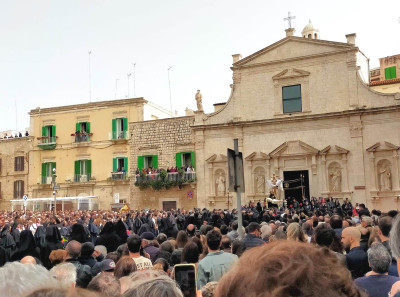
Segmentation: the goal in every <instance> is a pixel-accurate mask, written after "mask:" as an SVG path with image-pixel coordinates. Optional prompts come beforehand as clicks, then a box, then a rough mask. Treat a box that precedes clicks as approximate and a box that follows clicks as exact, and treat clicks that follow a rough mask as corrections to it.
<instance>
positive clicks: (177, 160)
mask: <svg viewBox="0 0 400 297" xmlns="http://www.w3.org/2000/svg"><path fill="white" fill-rule="evenodd" d="M175 165H176V167H178V168H181V167H182V153H176V154H175Z"/></svg>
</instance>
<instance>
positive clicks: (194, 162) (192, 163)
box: [190, 152, 196, 168]
mask: <svg viewBox="0 0 400 297" xmlns="http://www.w3.org/2000/svg"><path fill="white" fill-rule="evenodd" d="M190 165H192V167H193V168H196V157H195V154H194V152H190Z"/></svg>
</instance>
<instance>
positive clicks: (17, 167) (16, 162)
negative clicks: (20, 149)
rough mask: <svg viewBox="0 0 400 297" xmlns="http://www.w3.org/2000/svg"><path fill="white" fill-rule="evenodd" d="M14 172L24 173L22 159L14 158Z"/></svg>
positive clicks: (21, 157)
mask: <svg viewBox="0 0 400 297" xmlns="http://www.w3.org/2000/svg"><path fill="white" fill-rule="evenodd" d="M14 171H24V157H23V156H20V157H15V158H14Z"/></svg>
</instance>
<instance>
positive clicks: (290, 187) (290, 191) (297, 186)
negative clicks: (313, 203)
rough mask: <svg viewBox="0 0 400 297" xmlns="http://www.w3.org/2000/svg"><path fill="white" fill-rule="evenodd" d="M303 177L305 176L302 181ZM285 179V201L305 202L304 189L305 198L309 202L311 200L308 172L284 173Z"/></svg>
mask: <svg viewBox="0 0 400 297" xmlns="http://www.w3.org/2000/svg"><path fill="white" fill-rule="evenodd" d="M301 176H303V178H302V179H301ZM283 179H284V181H283V190H284V191H285V199H287V200H288V201H289V200H291V199H296V200H297V201H299V202H301V201H302V200H303V199H302V189H304V197H305V198H306V199H308V200H309V199H310V187H309V179H308V170H296V171H284V172H283ZM289 198H290V199H289Z"/></svg>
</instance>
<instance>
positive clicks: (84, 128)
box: [71, 122, 93, 143]
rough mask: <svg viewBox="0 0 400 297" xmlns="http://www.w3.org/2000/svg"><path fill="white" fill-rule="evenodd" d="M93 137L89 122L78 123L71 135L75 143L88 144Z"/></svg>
mask: <svg viewBox="0 0 400 297" xmlns="http://www.w3.org/2000/svg"><path fill="white" fill-rule="evenodd" d="M92 135H93V133H91V131H90V122H80V123H76V125H75V132H74V133H72V134H71V136H72V137H73V141H74V142H75V143H88V142H90V138H91V136H92Z"/></svg>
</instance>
